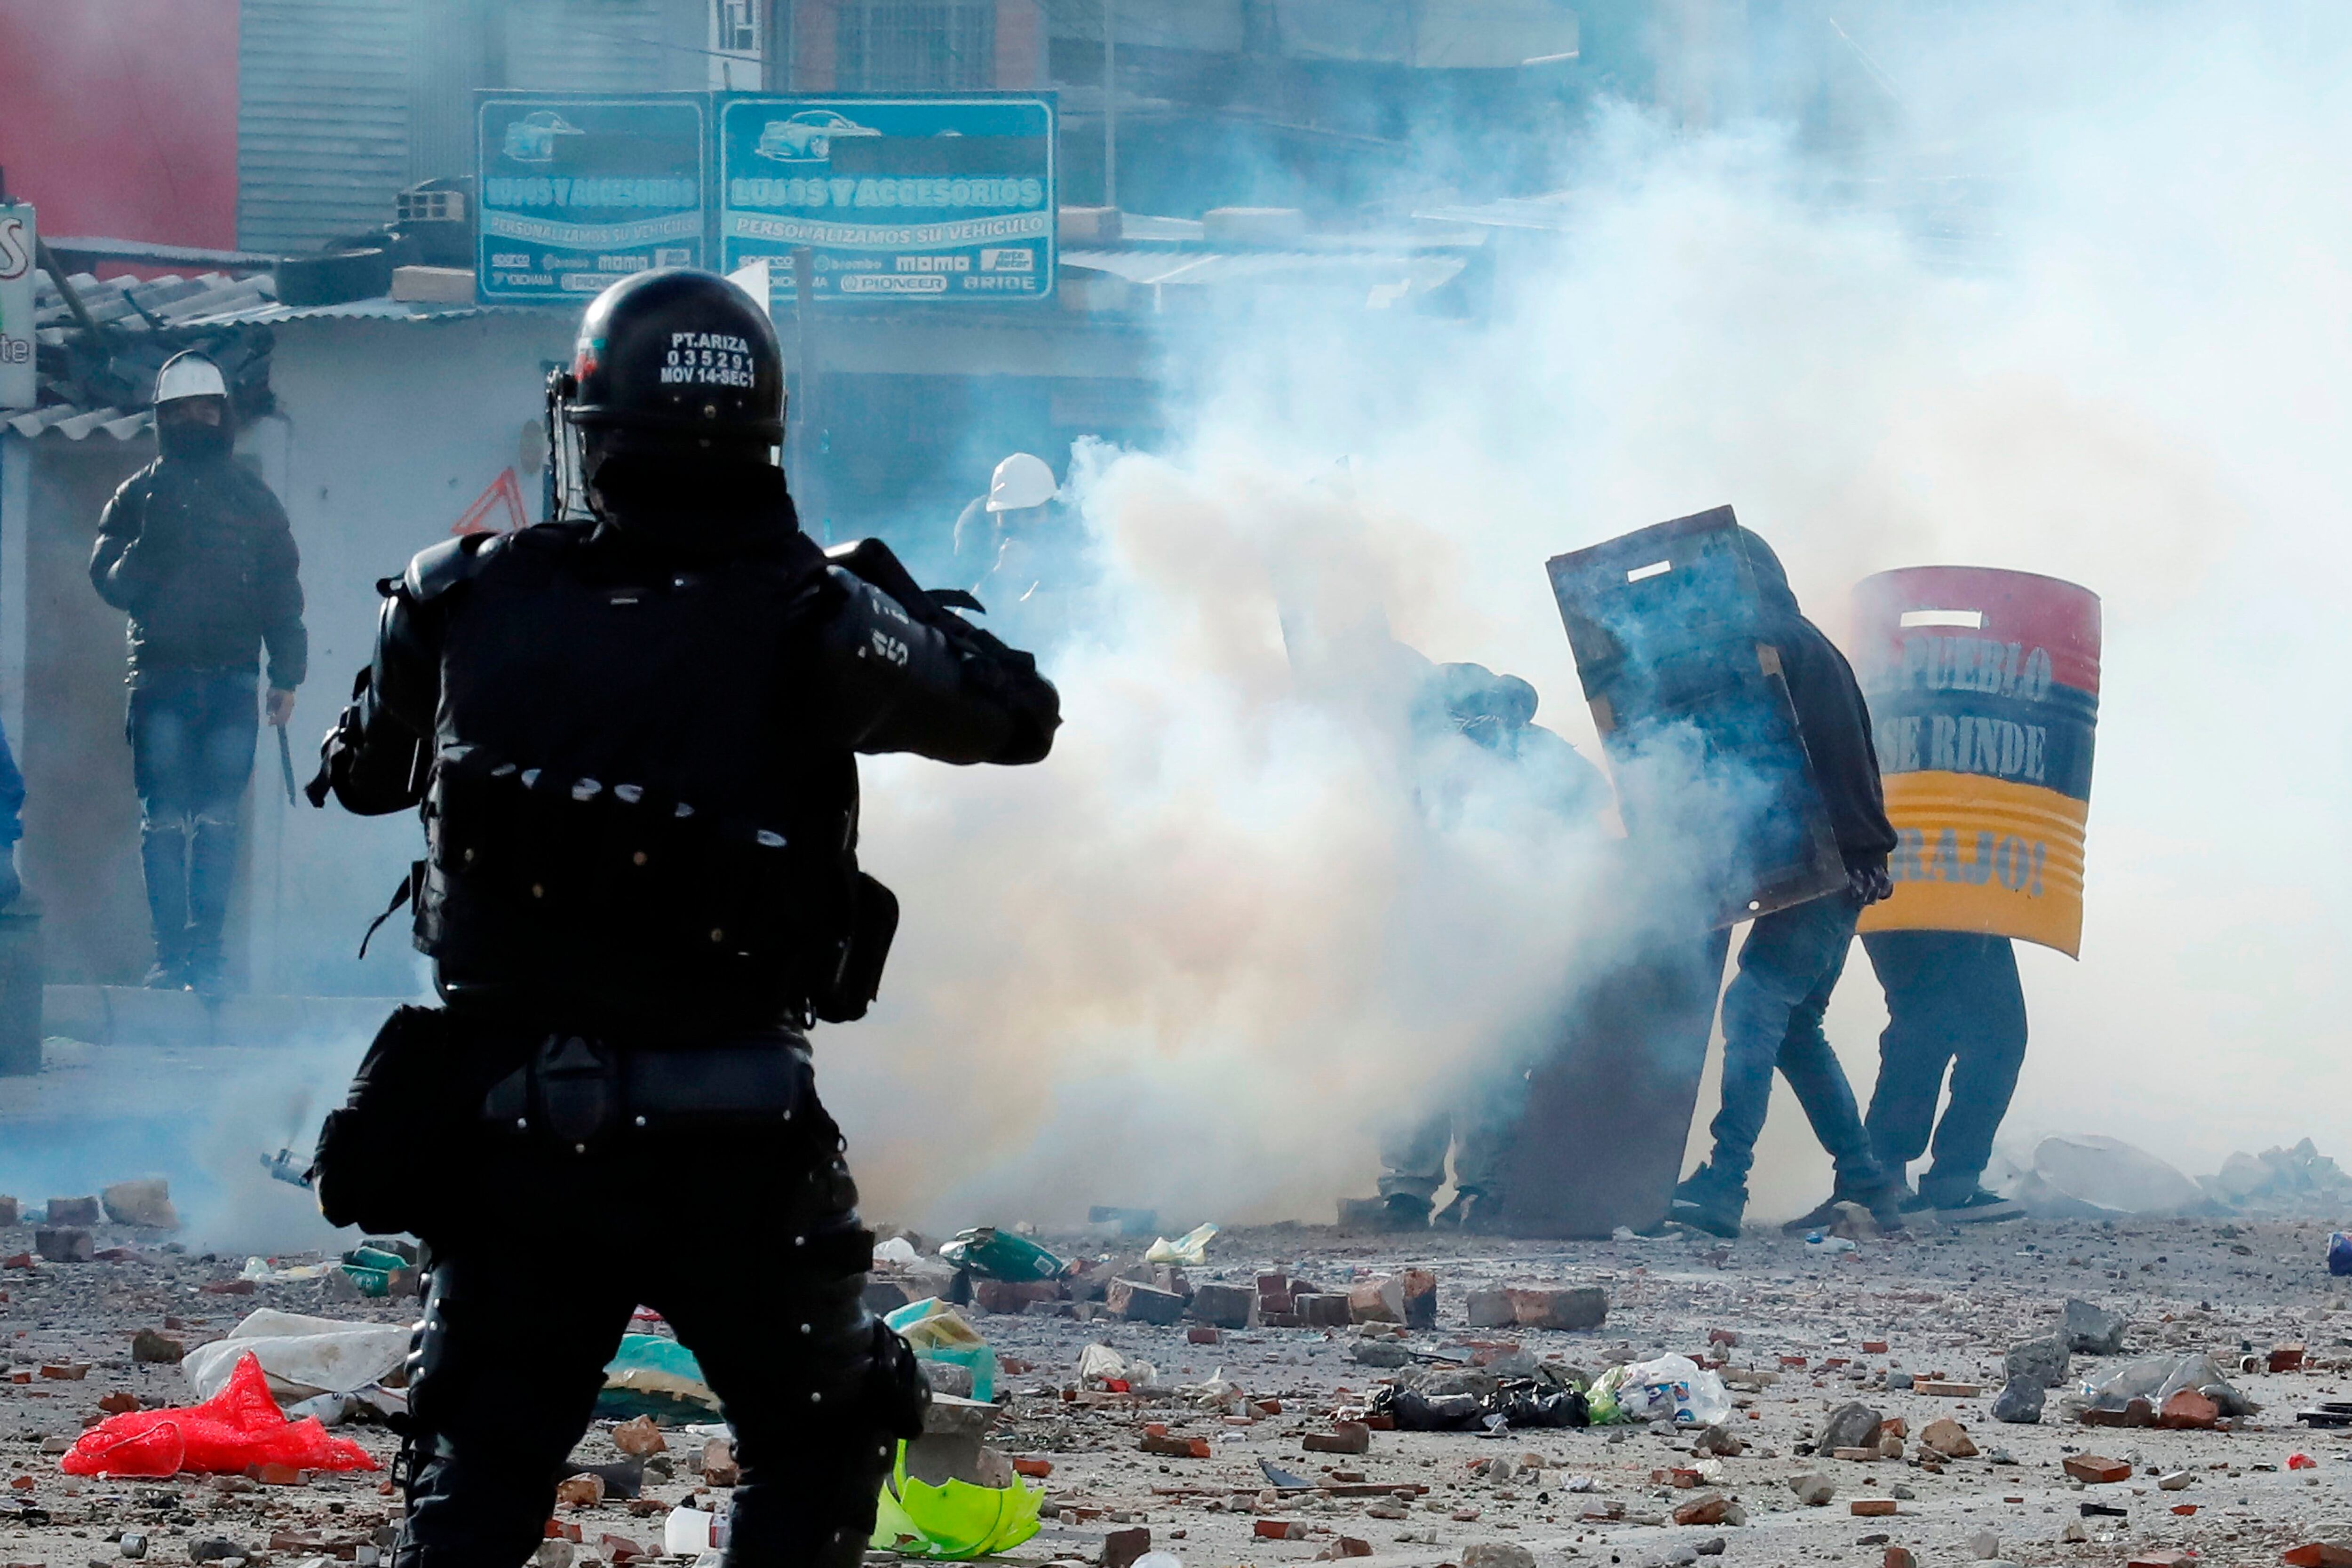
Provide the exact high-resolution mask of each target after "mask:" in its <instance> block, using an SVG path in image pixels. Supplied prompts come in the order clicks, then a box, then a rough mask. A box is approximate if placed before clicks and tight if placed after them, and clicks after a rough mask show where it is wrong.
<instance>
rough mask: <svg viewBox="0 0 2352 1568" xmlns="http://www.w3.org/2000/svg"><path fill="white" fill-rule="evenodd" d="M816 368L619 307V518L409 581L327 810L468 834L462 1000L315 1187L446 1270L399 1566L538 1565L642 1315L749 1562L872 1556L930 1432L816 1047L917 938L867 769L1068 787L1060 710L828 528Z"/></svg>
mask: <svg viewBox="0 0 2352 1568" xmlns="http://www.w3.org/2000/svg"><path fill="white" fill-rule="evenodd" d="M781 358H782V356H781V354H780V353H779V351H778V348H777V343H776V339H775V335H774V332H773V331H772V328H771V326H770V324H769V322H768V321H767V319H766V316H765V315H764V313H763V312H761V310H759V309H758V308H757V307H756V306H754V305H753V304H752V303H751V300H749V299H748V298H747V297H746V296H744V295H743V294H742V293H741V292H740V291H739V290H738V289H735V288H734V287H732V286H731V285H730V284H729V283H727V282H726V281H725V280H724V279H720V278H718V277H715V276H713V275H711V274H709V273H705V272H698V271H693V270H688V269H684V268H664V269H657V270H655V271H650V272H642V273H638V274H636V275H635V276H634V277H632V278H629V279H625V280H623V281H621V282H619V283H616V284H614V286H613V287H612V288H610V289H606V290H605V291H604V294H602V295H601V296H599V297H598V298H597V300H595V302H594V303H593V305H591V307H590V308H589V310H588V312H587V314H586V317H585V318H584V320H583V322H582V324H581V328H580V333H579V339H578V343H577V348H576V351H575V356H574V359H573V362H572V367H571V369H570V371H569V373H568V374H564V373H559V374H558V375H557V376H556V377H554V378H553V379H552V385H551V402H552V403H554V404H555V405H557V406H556V407H555V409H554V413H555V416H556V417H555V419H554V420H553V421H552V422H551V428H552V429H558V430H562V429H564V428H566V427H567V426H568V427H569V429H570V430H572V431H573V432H576V434H577V438H578V443H579V448H578V460H577V465H576V466H577V470H578V473H579V475H580V478H581V479H582V480H583V482H584V486H585V493H586V496H587V499H588V510H589V513H590V515H589V516H588V517H587V518H585V519H583V520H580V521H553V522H551V523H547V524H542V525H541V526H538V527H534V528H529V529H525V530H522V531H520V532H517V533H513V534H509V535H505V536H494V537H483V536H473V537H468V538H462V539H456V540H451V541H448V542H444V543H442V544H439V545H436V546H435V547H433V548H432V549H429V550H427V551H425V552H423V553H422V554H420V555H418V556H417V557H416V558H415V561H413V562H412V563H410V564H409V567H408V569H407V571H406V572H405V573H404V574H403V575H402V576H401V577H400V578H398V579H397V580H395V581H391V582H387V583H386V584H383V591H384V594H385V603H384V605H383V616H382V620H381V624H380V626H379V630H378V635H377V641H376V647H375V654H374V658H373V662H372V663H371V664H370V666H369V668H367V670H365V671H364V672H362V675H361V678H360V680H359V684H358V689H357V691H356V692H355V694H354V698H353V700H352V705H351V706H350V707H349V708H348V709H347V710H345V712H344V716H343V720H342V722H341V724H340V725H339V726H338V728H337V730H336V731H335V732H334V733H333V734H331V736H330V737H329V738H328V742H327V744H326V748H325V751H326V761H325V765H324V766H323V767H322V768H321V770H320V777H319V779H317V780H315V781H313V784H312V797H313V799H314V800H321V801H322V800H323V797H324V795H325V794H326V792H327V791H328V790H330V789H331V790H332V791H333V793H334V794H335V795H336V797H337V798H338V799H339V800H341V802H342V804H343V805H345V806H347V807H349V808H350V809H352V810H353V811H357V812H362V813H379V812H389V811H394V810H399V809H403V808H405V807H408V806H412V805H421V806H422V808H423V816H424V820H425V832H426V843H427V853H426V858H425V860H424V861H423V862H421V863H420V864H419V867H418V868H417V870H416V872H415V876H414V879H413V885H412V886H411V888H410V889H409V891H410V895H411V897H412V899H413V904H414V914H415V940H416V944H417V946H418V947H420V948H421V949H423V950H424V951H425V952H427V953H429V954H431V955H432V958H433V960H434V963H435V975H436V988H437V990H438V992H439V994H440V997H441V1000H442V1002H443V1005H442V1006H440V1007H437V1008H429V1009H428V1008H404V1009H402V1010H401V1011H400V1012H398V1013H396V1014H395V1015H394V1016H393V1018H392V1019H391V1020H390V1021H389V1022H388V1023H387V1024H386V1025H385V1026H384V1029H383V1033H382V1034H380V1035H379V1037H377V1040H376V1042H375V1044H374V1045H373V1047H371V1049H370V1051H369V1053H368V1056H367V1058H366V1059H365V1061H364V1062H363V1063H362V1068H361V1071H360V1075H359V1078H358V1079H357V1080H356V1081H355V1082H354V1084H353V1086H352V1096H351V1099H350V1100H349V1101H348V1102H347V1104H346V1105H345V1106H344V1107H343V1108H341V1110H337V1111H336V1112H335V1113H334V1115H333V1116H332V1117H331V1118H330V1119H329V1124H328V1126H327V1128H326V1130H325V1131H323V1132H322V1134H321V1136H320V1149H319V1157H318V1162H317V1164H316V1166H315V1167H314V1169H315V1173H316V1176H317V1181H318V1188H319V1194H320V1206H321V1207H322V1208H323V1209H325V1210H326V1211H327V1213H328V1215H329V1217H330V1218H331V1219H333V1220H336V1221H337V1222H338V1223H350V1222H357V1223H361V1224H363V1225H365V1226H368V1227H369V1228H371V1229H375V1228H393V1227H396V1228H400V1229H405V1230H409V1231H413V1232H415V1234H417V1235H419V1236H421V1237H424V1238H425V1239H426V1240H427V1241H428V1242H429V1243H430V1244H431V1246H432V1250H433V1257H434V1262H433V1266H432V1268H431V1271H430V1285H429V1289H428V1290H427V1295H426V1303H425V1319H424V1321H423V1323H422V1324H421V1325H420V1326H419V1331H418V1342H417V1349H416V1352H415V1356H414V1368H413V1372H412V1382H411V1384H410V1401H411V1414H412V1419H413V1423H414V1427H415V1430H414V1432H413V1433H412V1436H411V1443H412V1447H413V1449H414V1460H413V1473H412V1474H411V1475H410V1476H409V1477H408V1478H407V1485H408V1488H409V1510H408V1514H407V1519H406V1521H405V1524H404V1528H403V1533H402V1536H401V1543H400V1545H399V1547H398V1549H397V1552H396V1553H395V1557H394V1562H395V1563H396V1564H397V1568H472V1565H474V1564H482V1565H485V1568H488V1565H490V1564H497V1565H499V1568H511V1565H512V1564H516V1563H521V1562H523V1561H524V1559H525V1558H527V1557H528V1556H529V1555H530V1552H532V1550H533V1548H534V1547H535V1545H536V1544H537V1542H539V1540H540V1538H541V1526H542V1524H543V1522H544V1521H545V1520H546V1519H547V1517H548V1515H549V1511H550V1509H551V1503H552V1496H553V1489H554V1487H555V1484H556V1482H557V1480H558V1479H559V1478H560V1476H561V1474H562V1466H563V1464H564V1461H565V1458H566V1456H567V1455H568V1454H569V1452H570V1451H571V1448H572V1444H573V1443H574V1441H575V1440H576V1439H577V1438H578V1436H579V1435H580V1433H581V1431H582V1430H583V1427H584V1426H585V1424H586V1422H587V1421H588V1418H589V1415H590V1413H591V1410H592V1407H593V1404H594V1402H595V1399H596V1395H597V1393H598V1390H599V1388H600V1387H601V1385H602V1383H603V1372H602V1369H603V1367H604V1363H606V1361H607V1360H608V1359H609V1358H610V1356H611V1354H612V1352H613V1349H614V1342H615V1341H616V1340H617V1338H618V1336H619V1335H620V1333H621V1332H622V1331H623V1329H624V1328H625V1325H626V1323H627V1321H628V1318H629V1315H630V1312H631V1310H632V1309H633V1308H634V1307H635V1305H636V1304H637V1303H638V1302H640V1301H643V1302H646V1303H648V1304H650V1305H652V1306H653V1307H655V1308H656V1310H659V1311H661V1312H662V1313H663V1314H664V1315H665V1316H666V1317H667V1319H668V1320H669V1321H670V1322H671V1323H672V1324H673V1325H675V1327H676V1328H677V1332H678V1336H679V1338H680V1339H681V1340H682V1341H683V1342H685V1343H686V1344H687V1345H688V1347H689V1348H691V1349H692V1350H693V1351H694V1352H695V1353H696V1355H697V1357H698V1360H699V1362H700V1363H701V1365H702V1368H703V1371H704V1373H705V1374H706V1376H707V1378H708V1380H709V1384H710V1387H711V1388H712V1390H713V1391H714V1392H715V1393H716V1394H718V1396H719V1399H720V1401H721V1402H722V1404H723V1405H724V1407H725V1411H726V1415H727V1417H728V1419H729V1420H730V1422H731V1423H732V1424H733V1426H734V1428H735V1432H736V1436H737V1454H738V1458H739V1459H740V1462H741V1464H742V1467H743V1481H742V1484H741V1486H740V1488H739V1489H738V1490H737V1491H736V1493H735V1501H734V1514H733V1520H734V1522H733V1536H732V1541H731V1543H730V1548H729V1559H728V1560H729V1562H730V1563H746V1564H748V1563H759V1564H785V1565H798V1564H804V1563H805V1564H830V1563H842V1564H848V1563H856V1562H857V1561H858V1557H859V1553H860V1552H861V1551H862V1550H863V1548H864V1545H865V1542H866V1537H867V1535H868V1534H869V1532H870V1531H872V1529H873V1524H874V1516H875V1496H876V1492H877V1487H878V1484H879V1482H880V1479H881V1478H882V1477H883V1476H884V1475H885V1474H886V1473H887V1470H888V1468H889V1467H890V1463H891V1445H892V1442H893V1439H894V1438H895V1437H898V1436H909V1435H912V1434H913V1433H915V1432H917V1431H919V1429H920V1421H921V1412H922V1408H923V1405H924V1402H925V1401H926V1399H927V1398H928V1395H927V1394H926V1393H925V1391H924V1388H923V1384H922V1381H921V1377H920V1374H919V1371H918V1369H917V1368H916V1365H915V1363H914V1362H913V1360H912V1358H911V1356H910V1355H909V1354H908V1352H907V1350H906V1348H905V1346H904V1345H903V1344H902V1343H901V1342H899V1340H898V1337H897V1336H896V1335H894V1334H892V1333H890V1332H889V1331H888V1330H887V1329H886V1328H885V1327H883V1325H881V1324H880V1323H879V1322H878V1321H876V1320H874V1319H872V1318H871V1317H869V1316H868V1315H867V1313H866V1310H865V1309H864V1307H863V1305H862V1304H861V1292H862V1288H863V1283H864V1273H865V1270H866V1268H867V1266H868V1264H869V1262H870V1260H871V1252H872V1245H873V1237H872V1235H871V1233H869V1232H867V1231H866V1230H865V1229H863V1228H862V1227H861V1226H860V1225H859V1223H858V1219H857V1215H856V1206H855V1205H856V1187H855V1185H854V1184H852V1182H851V1180H850V1175H849V1171H848V1168H847V1165H846V1163H845V1161H844V1159H843V1152H844V1148H845V1144H844V1142H843V1140H842V1138H841V1136H840V1133H839V1131H838V1130H837V1129H836V1128H835V1124H834V1122H833V1121H832V1120H831V1119H830V1118H829V1117H828V1116H827V1115H826V1113H825V1110H824V1106H823V1105H822V1104H821V1103H820V1101H819V1100H818V1099H817V1096H816V1092H815V1088H814V1080H813V1077H812V1073H811V1068H810V1058H809V1048H808V1043H807V1038H806V1036H805V1034H804V1030H805V1029H806V1028H807V1026H809V1025H810V1024H811V1023H812V1022H813V1021H814V1020H817V1019H825V1020H828V1021H842V1020H846V1019H850V1018H854V1017H856V1016H860V1015H861V1014H863V1012H864V1011H865V1008H866V1004H867V1002H869V1001H870V1000H871V998H872V996H873V994H874V992H875V987H876V985H877V984H878V980H879V974H880V966H881V961H882V953H883V951H884V949H886V948H887V943H888V942H889V938H890V933H891V931H892V930H893V929H894V927H895V924H896V920H897V905H896V903H895V901H894V900H892V899H891V898H890V896H889V894H888V892H887V889H883V888H882V886H881V884H880V883H878V882H876V881H875V880H873V879H871V878H869V877H866V876H865V875H864V874H863V873H861V872H860V871H859V870H858V869H857V863H856V838H857V771H856V761H855V753H856V752H893V751H902V752H918V753H919V754H922V755H925V756H929V757H933V758H937V759H939V760H940V761H943V762H950V763H1031V762H1035V761H1037V760H1039V759H1040V758H1042V757H1044V756H1045V753H1046V752H1047V750H1048V748H1049V747H1050V745H1051V744H1052V738H1053V732H1054V730H1055V725H1056V724H1057V723H1058V722H1059V706H1058V699H1057V698H1056V696H1055V691H1054V689H1053V687H1052V686H1051V685H1049V684H1048V683H1046V682H1045V680H1044V679H1041V678H1040V677H1039V676H1038V674H1037V672H1036V667H1035V664H1034V661H1033V660H1032V659H1031V658H1029V657H1028V656H1027V655H1025V654H1021V653H1017V652H1014V651H1013V650H1012V649H1009V648H1007V647H1004V646H1003V644H1002V643H1000V642H997V641H996V640H995V639H994V638H992V637H989V636H988V635H986V634H985V633H982V632H980V631H977V630H975V629H974V628H972V627H971V626H969V625H968V624H967V623H965V622H964V621H963V620H962V619H961V617H959V616H955V615H954V614H952V613H951V612H950V610H948V609H947V608H945V607H944V606H943V605H942V604H941V603H940V601H939V600H937V599H934V598H932V597H931V596H929V595H925V594H924V593H923V592H922V591H921V590H920V589H919V588H918V587H916V586H915V584H913V582H912V581H911V580H909V579H908V578H907V577H906V575H905V574H904V572H903V571H902V570H901V569H899V568H898V564H897V563H896V562H895V561H894V560H893V559H892V558H891V557H890V555H889V553H888V552H887V551H886V550H883V549H882V548H881V547H879V546H878V545H876V544H872V543H868V544H866V545H862V546H858V547H856V548H855V549H852V550H847V551H839V552H835V553H834V554H833V555H832V556H830V557H828V556H827V555H826V554H825V553H824V552H822V551H820V549H819V548H818V547H817V546H816V545H815V544H814V543H813V542H811V541H810V540H809V539H808V538H807V536H806V535H804V534H803V533H802V532H801V531H800V529H799V526H798V523H797V521H796V520H795V518H794V515H793V504H792V500H791V498H790V497H789V496H788V495H787V493H786V490H785V486H784V479H783V475H782V473H781V472H780V471H779V469H778V468H776V466H775V462H774V458H773V452H774V450H775V448H776V446H777V443H778V442H779V440H780V439H781V435H782V364H781ZM950 597H953V596H952V595H950ZM680 1175H684V1176H688V1177H689V1178H690V1183H689V1184H688V1187H687V1188H686V1191H687V1192H689V1193H690V1194H692V1197H691V1199H688V1198H685V1197H682V1196H681V1194H680V1189H679V1188H678V1186H677V1184H676V1182H675V1180H674V1178H675V1177H677V1176H680Z"/></svg>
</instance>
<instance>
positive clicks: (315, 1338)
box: [180, 1307, 409, 1402]
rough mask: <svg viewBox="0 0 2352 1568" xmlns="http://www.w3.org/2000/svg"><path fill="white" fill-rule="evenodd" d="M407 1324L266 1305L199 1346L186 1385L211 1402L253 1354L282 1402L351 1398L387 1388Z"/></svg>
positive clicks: (191, 1355) (185, 1366) (185, 1367)
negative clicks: (335, 1396)
mask: <svg viewBox="0 0 2352 1568" xmlns="http://www.w3.org/2000/svg"><path fill="white" fill-rule="evenodd" d="M408 1335H409V1328H408V1325H407V1324H405V1323H354V1322H345V1321H340V1320H338V1319H334V1318H313V1317H309V1316H307V1315H305V1314H303V1313H299V1312H281V1311H278V1310H276V1309H275V1308H272V1307H264V1308H261V1309H260V1310H257V1311H255V1312H253V1313H251V1314H249V1315H247V1318H246V1320H245V1321H243V1322H241V1323H239V1324H237V1326H236V1327H235V1328H233V1329H231V1330H230V1331H228V1337H227V1338H226V1339H219V1340H215V1341H213V1342H211V1343H210V1344H203V1345H198V1346H196V1347H195V1349H194V1350H192V1351H190V1352H188V1353H187V1356H186V1357H185V1359H184V1360H183V1361H182V1362H181V1363H180V1371H181V1373H183V1374H184V1376H185V1377H186V1378H187V1380H188V1386H189V1387H191V1388H193V1389H194V1390H195V1391H196V1396H197V1397H198V1398H200V1399H210V1398H211V1397H212V1396H213V1395H214V1394H218V1393H219V1392H220V1391H221V1389H222V1388H223V1387H225V1386H226V1384H227V1383H228V1374H229V1373H230V1372H232V1371H233V1370H235V1368H236V1362H237V1358H238V1357H239V1356H241V1355H243V1354H244V1353H245V1352H247V1351H251V1352H253V1353H254V1355H255V1356H256V1357H257V1358H258V1359H259V1361H260V1363H261V1370H262V1371H263V1372H264V1373H267V1374H268V1378H269V1391H270V1392H271V1393H272V1394H276V1395H277V1396H278V1399H279V1400H280V1401H281V1402H283V1401H286V1400H300V1399H308V1398H310V1396H311V1395H313V1394H349V1393H352V1391H354V1390H356V1389H362V1388H365V1387H367V1386H368V1385H369V1384H373V1383H377V1382H381V1381H382V1380H383V1377H384V1376H385V1375H386V1374H387V1373H390V1372H391V1371H392V1369H393V1368H394V1367H396V1366H398V1365H399V1364H400V1363H401V1362H402V1361H403V1360H404V1359H405V1358H406V1356H407V1354H408Z"/></svg>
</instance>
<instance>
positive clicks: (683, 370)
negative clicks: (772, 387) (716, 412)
mask: <svg viewBox="0 0 2352 1568" xmlns="http://www.w3.org/2000/svg"><path fill="white" fill-rule="evenodd" d="M757 369H758V366H757V364H756V363H755V362H754V361H753V359H752V357H751V343H750V342H748V341H746V340H745V339H742V338H739V337H734V336H731V335H730V334H728V333H725V332H672V333H671V334H670V340H669V352H668V353H667V354H666V355H665V356H664V357H663V360H662V367H661V380H662V383H663V384H665V385H685V386H737V387H748V386H750V385H751V383H752V378H753V376H754V374H756V371H757Z"/></svg>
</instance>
